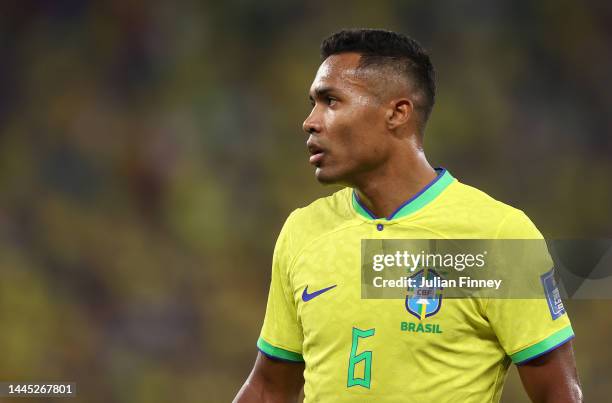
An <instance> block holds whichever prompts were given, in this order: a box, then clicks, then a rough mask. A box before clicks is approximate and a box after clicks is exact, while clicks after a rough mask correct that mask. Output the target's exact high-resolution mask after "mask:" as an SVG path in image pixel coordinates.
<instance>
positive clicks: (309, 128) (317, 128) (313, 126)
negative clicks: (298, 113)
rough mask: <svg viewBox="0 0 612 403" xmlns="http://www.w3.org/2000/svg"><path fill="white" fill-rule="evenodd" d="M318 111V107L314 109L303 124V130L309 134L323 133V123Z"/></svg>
mask: <svg viewBox="0 0 612 403" xmlns="http://www.w3.org/2000/svg"><path fill="white" fill-rule="evenodd" d="M316 109H317V108H316V107H315V108H312V111H310V115H308V117H307V118H306V120H304V123H303V124H302V130H304V131H305V132H306V133H308V134H312V133H319V132H321V123H320V121H319V119H318V117H317V115H316V113H315V111H316Z"/></svg>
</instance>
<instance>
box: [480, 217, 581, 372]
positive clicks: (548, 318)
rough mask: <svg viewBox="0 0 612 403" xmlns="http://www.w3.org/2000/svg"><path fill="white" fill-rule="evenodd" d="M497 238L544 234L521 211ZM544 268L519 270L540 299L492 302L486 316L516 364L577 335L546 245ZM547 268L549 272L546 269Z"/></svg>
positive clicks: (543, 252) (501, 226)
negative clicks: (566, 309)
mask: <svg viewBox="0 0 612 403" xmlns="http://www.w3.org/2000/svg"><path fill="white" fill-rule="evenodd" d="M498 239H543V237H542V235H541V233H540V232H539V231H538V229H537V228H536V227H535V225H534V224H533V223H532V222H531V220H529V218H528V217H527V216H526V215H525V214H524V213H523V212H522V211H520V210H514V211H513V212H511V213H510V214H509V215H508V216H507V217H506V219H505V220H504V221H503V222H502V224H501V225H500V229H499V231H498ZM543 245H544V246H543V247H542V248H541V252H540V253H541V254H542V256H540V259H538V260H539V261H541V262H544V264H543V265H540V264H538V265H537V267H533V268H532V267H526V268H518V269H517V270H520V272H518V273H517V275H525V276H529V277H528V278H529V279H530V281H533V282H537V284H538V285H537V287H539V288H538V289H541V298H537V297H536V298H530V299H511V298H509V299H491V300H489V301H488V303H487V305H486V309H485V312H486V315H487V319H488V320H489V322H490V324H491V327H492V328H493V330H494V332H495V334H496V335H497V338H498V340H499V342H500V344H501V346H502V348H503V349H504V351H505V352H506V354H507V355H508V356H509V357H510V358H511V359H512V362H514V363H515V364H517V365H520V364H523V363H526V362H527V361H530V360H532V359H534V358H536V357H539V356H541V355H543V354H545V353H547V352H549V351H551V350H554V349H555V348H557V347H559V346H561V345H562V344H564V343H566V342H567V341H569V340H571V339H572V338H573V337H574V332H573V330H572V326H571V323H570V320H569V318H568V315H567V313H566V312H565V309H564V307H563V302H562V301H561V298H560V294H559V289H558V287H557V284H556V283H555V281H554V268H553V262H552V259H551V258H550V255H549V254H548V250H547V249H546V247H545V244H544V243H543ZM544 268H546V270H543V269H544Z"/></svg>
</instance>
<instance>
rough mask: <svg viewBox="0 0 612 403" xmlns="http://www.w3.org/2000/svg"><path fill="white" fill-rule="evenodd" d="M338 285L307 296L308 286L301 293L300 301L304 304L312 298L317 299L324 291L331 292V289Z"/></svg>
mask: <svg viewBox="0 0 612 403" xmlns="http://www.w3.org/2000/svg"><path fill="white" fill-rule="evenodd" d="M337 285H338V284H334V285H332V286H330V287H327V288H323V289H321V290H318V291H315V292H313V293H310V294H308V286H306V288H304V291H303V292H302V301H304V302H308V301H310V300H311V299H313V298H314V297H318V296H319V295H321V294H323V293H324V292H326V291H329V290H331V289H332V288H334V287H335V286H337Z"/></svg>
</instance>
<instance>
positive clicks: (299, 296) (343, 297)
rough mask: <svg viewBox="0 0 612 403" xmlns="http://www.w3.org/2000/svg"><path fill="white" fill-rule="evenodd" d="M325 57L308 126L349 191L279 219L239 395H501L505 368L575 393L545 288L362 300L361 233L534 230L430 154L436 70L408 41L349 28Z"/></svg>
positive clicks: (562, 335)
mask: <svg viewBox="0 0 612 403" xmlns="http://www.w3.org/2000/svg"><path fill="white" fill-rule="evenodd" d="M321 57H322V60H323V61H322V64H321V65H320V67H319V69H318V71H317V73H316V76H315V78H314V81H313V83H312V85H311V88H310V96H309V98H310V101H311V103H312V110H311V112H310V115H309V116H308V117H307V118H306V120H305V121H304V124H303V129H304V131H305V132H306V134H307V137H308V139H307V142H306V145H307V148H308V151H309V153H310V164H312V165H313V166H314V167H315V176H316V179H317V180H318V181H319V182H320V183H323V184H340V185H343V186H344V188H343V189H342V190H340V191H338V192H336V193H334V194H333V195H331V196H329V197H325V198H322V199H319V200H316V201H315V202H313V203H312V204H310V205H309V206H307V207H304V208H300V209H297V210H295V211H294V212H293V213H291V214H290V216H289V217H288V218H287V221H286V222H285V224H284V226H283V229H282V230H281V233H280V235H279V238H278V240H277V243H276V247H275V249H274V255H273V260H272V275H271V284H270V290H269V296H268V304H267V308H266V314H265V319H264V321H263V326H262V330H261V334H260V337H259V339H258V341H257V347H258V349H259V352H258V356H257V359H256V361H255V365H254V368H253V370H252V372H251V374H250V375H249V377H248V379H247V380H246V382H245V384H244V386H243V387H242V388H241V390H240V391H239V392H238V394H237V396H236V398H235V400H234V401H235V402H239V403H246V402H294V401H297V400H298V399H299V396H300V393H301V391H302V388H303V393H304V401H305V402H497V401H499V400H500V397H501V392H502V387H503V384H504V380H505V378H506V374H507V371H508V368H509V366H510V365H511V364H513V365H516V366H517V368H518V372H519V375H520V378H521V381H522V383H523V385H524V388H525V390H526V392H527V394H528V395H529V397H530V398H531V400H532V401H534V402H579V401H582V392H581V387H580V383H579V380H578V376H577V373H576V366H575V360H574V355H573V349H572V341H571V340H572V339H573V337H574V332H573V330H572V326H571V324H570V320H569V318H568V316H567V313H566V312H565V310H564V309H562V307H561V308H559V307H557V308H558V309H556V310H554V311H553V309H552V307H551V306H550V305H549V304H547V300H546V298H544V297H542V298H536V299H530V300H494V299H488V300H477V299H468V298H464V299H446V300H444V303H443V304H441V305H438V306H437V308H436V310H435V311H434V310H432V311H428V310H427V309H424V310H423V311H422V312H416V313H415V312H409V311H410V307H409V306H408V303H405V301H404V300H401V299H362V298H361V261H360V259H361V241H362V240H364V239H542V235H541V234H540V232H539V231H538V230H537V228H536V227H535V226H534V225H533V223H532V222H531V221H530V219H529V218H528V217H527V216H526V215H525V214H524V213H523V212H522V211H521V210H518V209H516V208H513V207H510V206H508V205H506V204H504V203H502V202H499V201H497V200H495V199H493V198H491V197H490V196H488V195H487V194H485V193H483V192H482V191H480V190H478V189H475V188H473V187H470V186H468V185H466V184H463V183H461V182H460V181H459V180H458V179H457V178H455V177H454V176H453V175H452V174H451V172H449V171H447V170H445V169H442V168H433V167H432V166H431V165H430V164H429V163H428V162H427V158H426V156H425V153H424V150H423V136H424V132H425V127H426V123H427V120H428V118H429V115H430V113H431V111H432V107H433V105H434V97H435V81H434V69H433V66H432V64H431V62H430V58H429V56H428V54H427V53H426V52H425V51H424V50H423V49H422V48H421V46H420V45H419V44H418V43H417V42H416V41H414V40H412V39H410V38H408V37H407V36H405V35H402V34H398V33H395V32H390V31H384V30H368V29H363V30H344V31H340V32H337V33H335V34H333V35H331V36H330V37H328V38H327V39H325V40H324V41H323V43H322V44H321ZM537 274H538V275H539V274H542V273H537ZM544 292H545V291H544V290H543V294H544Z"/></svg>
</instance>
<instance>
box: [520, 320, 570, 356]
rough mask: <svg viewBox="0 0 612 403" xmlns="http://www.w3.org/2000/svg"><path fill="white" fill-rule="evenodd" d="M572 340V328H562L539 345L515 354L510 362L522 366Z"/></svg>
mask: <svg viewBox="0 0 612 403" xmlns="http://www.w3.org/2000/svg"><path fill="white" fill-rule="evenodd" d="M572 338H574V330H573V329H572V326H571V325H570V326H567V327H564V328H563V329H561V330H559V331H557V332H556V333H553V334H551V335H550V336H548V337H547V338H545V339H544V340H542V341H541V342H539V343H536V344H534V345H533V346H530V347H527V348H525V349H523V350H521V351H519V352H517V353H514V354H512V355H511V356H510V358H511V359H512V362H513V363H515V364H522V363H524V362H526V361H529V360H531V359H533V358H536V357H539V356H541V355H543V354H545V353H547V352H549V351H551V350H554V349H555V348H557V347H559V346H560V345H562V344H563V343H565V342H566V341H568V340H570V339H572Z"/></svg>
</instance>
